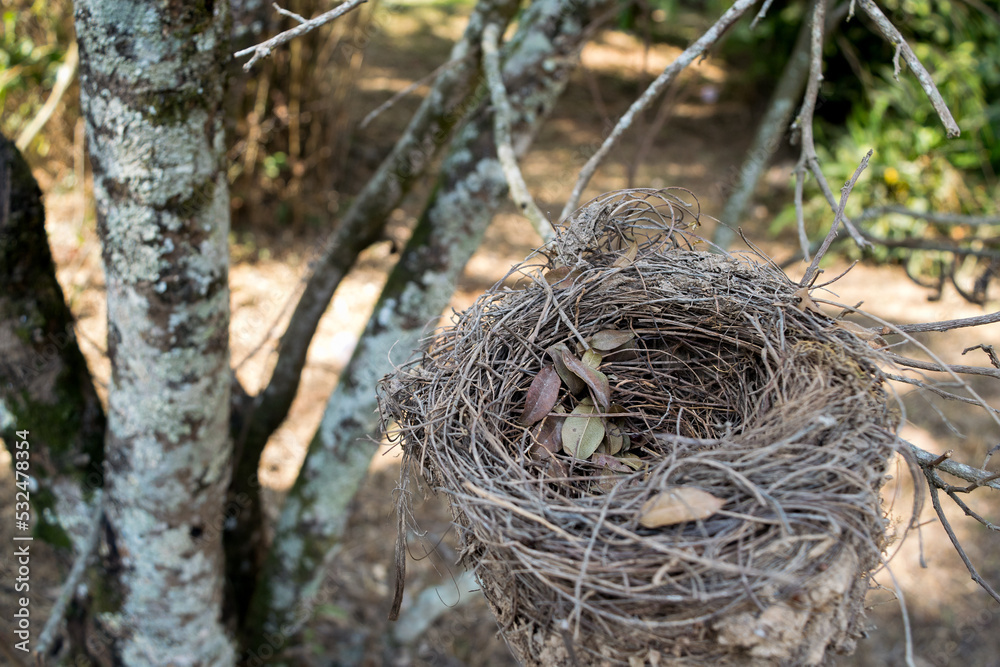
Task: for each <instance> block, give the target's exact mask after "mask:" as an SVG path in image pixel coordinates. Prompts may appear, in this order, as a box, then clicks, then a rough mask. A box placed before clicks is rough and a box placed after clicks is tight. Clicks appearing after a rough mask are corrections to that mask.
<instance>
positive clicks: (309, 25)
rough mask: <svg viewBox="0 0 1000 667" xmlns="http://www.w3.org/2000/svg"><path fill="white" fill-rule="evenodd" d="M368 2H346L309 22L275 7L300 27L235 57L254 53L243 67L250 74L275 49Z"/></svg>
mask: <svg viewBox="0 0 1000 667" xmlns="http://www.w3.org/2000/svg"><path fill="white" fill-rule="evenodd" d="M366 2H368V0H346V1H345V2H343V3H341V4H339V5H337V6H336V7H334V8H333V9H331V10H330V11H328V12H325V13H323V14H320V15H319V16H317V17H315V18H311V19H309V20H306V19H304V18H302V17H301V16H299V15H298V14H294V13H292V12H289V11H287V10H285V9H282V8H281V7H278V6H277V5H275V6H274V8H275V9H276V10H278V13H279V14H283V15H285V16H291V17H292V18H294V19H295V20H296V21H298V22H299V25H297V26H295V27H294V28H291V29H289V30H286V31H285V32H282V33H279V34H277V35H275V36H274V37H272V38H271V39H269V40H267V41H265V42H261V43H260V44H257V45H256V46H250V47H247V48H245V49H242V50H241V51H237V52H236V53H235V54H234V57H236V58H242V57H243V56H245V55H248V54H250V53H252V54H253V56H252V57H251V58H250V60H248V61H247V63H246V64H245V65H243V69H244V71H247V72H249V71H250V68H252V67H253V66H254V65H255V64H256V63H257V61H258V60H260V59H261V58H266V57H268V56H269V55H271V52H272V51H274V49H276V48H277V47H279V46H281V45H282V44H287V43H288V42H290V41H292V40H293V39H295V38H296V37H300V36H302V35H304V34H306V33H307V32H311V31H313V30H315V29H316V28H319V27H320V26H324V25H326V24H327V23H330V22H331V21H335V20H337V19H339V18H340V17H341V16H343V15H344V14H346V13H347V12H349V11H351V10H352V9H356V8H357V7H360V6H361V5H363V4H364V3H366Z"/></svg>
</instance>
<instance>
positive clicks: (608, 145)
mask: <svg viewBox="0 0 1000 667" xmlns="http://www.w3.org/2000/svg"><path fill="white" fill-rule="evenodd" d="M758 1H759V0H736V2H734V3H733V6H732V7H730V8H729V9H728V10H726V12H725V13H724V14H723V15H722V16H721V17H719V20H718V21H716V22H715V24H714V25H713V26H712V27H711V28H709V29H708V30H707V31H706V32H705V34H704V35H702V36H701V37H699V38H698V40H697V41H695V43H694V44H692V45H691V46H689V47H688V48H686V49H685V50H684V52H683V53H681V54H680V55H679V56H677V59H676V60H674V62H672V63H670V65H669V66H667V68H666V69H665V70H663V73H662V74H660V76H658V77H656V80H655V81H653V83H651V84H650V85H649V87H648V88H646V90H645V91H644V92H643V93H642V95H640V96H639V98H638V99H637V100H636V101H635V102H633V103H632V106H630V107H629V109H628V111H626V112H625V114H624V115H623V116H622V117H621V118H620V119H619V120H618V123H617V124H616V125H615V127H614V129H613V130H612V131H611V134H609V135H608V137H607V139H605V140H604V143H602V144H601V147H600V148H598V149H597V152H596V153H594V155H593V156H591V158H590V159H589V160H587V163H586V164H585V165H584V166H583V169H581V170H580V175H579V176H578V177H577V181H576V184H575V185H574V186H573V192H572V193H571V194H570V196H569V199H568V200H567V201H566V206H564V207H563V210H562V213H561V214H560V216H559V217H560V219H566V218H568V217H569V215H570V214H571V213H572V212H573V211H574V210H576V207H577V206H578V204H579V203H580V197H582V196H583V190H584V188H586V187H587V183H589V182H590V179H591V178H592V177H593V176H594V172H596V171H597V168H598V167H599V166H600V165H601V163H602V162H603V161H604V159H605V158H606V157H607V155H608V153H610V152H611V149H612V148H614V147H615V146H616V145H617V144H618V140H619V139H621V136H622V135H623V134H624V133H625V131H626V130H628V128H629V127H631V125H632V123H633V122H634V120H635V118H636V116H637V115H638V114H639V113H641V112H642V111H643V109H645V108H646V107H647V106H649V105H650V104H651V103H652V101H653V100H654V99H656V97H657V96H658V95H659V94H660V93H661V92H662V91H663V89H664V88H666V87H667V86H668V85H670V84H671V83H672V82H673V81H674V79H676V78H677V76H678V75H679V74H680V73H681V72H683V71H684V69H685V68H687V66H688V65H690V64H691V63H692V62H694V61H695V60H696V59H698V58H699V57H702V56H703V55H704V54H705V53H706V52H707V51H708V49H709V48H711V46H712V45H713V44H715V43H716V42H717V41H719V39H720V38H721V37H722V35H723V34H725V32H726V30H728V29H729V28H730V26H732V25H733V24H734V23H735V22H736V21H738V20H739V19H740V17H742V16H743V15H744V14H745V13H746V12H747V11H749V10H750V9H751V8H752V7H753V6H754V5H756V4H757V2H758Z"/></svg>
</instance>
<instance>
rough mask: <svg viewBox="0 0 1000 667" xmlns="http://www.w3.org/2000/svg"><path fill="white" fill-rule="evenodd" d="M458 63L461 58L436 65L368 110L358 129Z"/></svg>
mask: <svg viewBox="0 0 1000 667" xmlns="http://www.w3.org/2000/svg"><path fill="white" fill-rule="evenodd" d="M466 57H468V56H466ZM458 63H459V60H449V61H448V62H446V63H442V64H441V65H438V66H437V67H435V68H434V70H433V71H432V72H431V73H430V74H427V75H425V76H422V77H420V78H419V79H417V80H416V81H414V82H413V83H411V84H410V85H408V86H407V87H406V88H403V89H402V90H401V91H399V92H398V93H396V94H395V95H393V96H392V97H390V98H389V99H387V100H386V101H385V102H383V103H382V104H380V105H378V106H377V107H375V108H374V109H372V110H371V111H370V112H368V115H367V116H365V117H364V118H363V119H362V120H361V122H360V123H358V129H359V130H363V129H365V128H366V127H368V126H369V125H370V124H371V122H372V121H373V120H375V119H376V118H378V117H379V116H380V115H382V114H383V113H385V112H386V111H387V110H388V109H390V108H392V106H393V105H395V104H396V103H397V102H399V101H400V100H401V99H403V98H404V97H406V96H407V95H409V94H410V93H412V92H413V91H414V90H416V89H417V88H419V87H420V86H422V85H424V84H426V83H427V82H429V81H433V80H434V79H435V78H436V77H437V75H438V74H440V73H441V72H443V71H444V70H446V69H448V68H449V67H451V66H453V65H457V64H458Z"/></svg>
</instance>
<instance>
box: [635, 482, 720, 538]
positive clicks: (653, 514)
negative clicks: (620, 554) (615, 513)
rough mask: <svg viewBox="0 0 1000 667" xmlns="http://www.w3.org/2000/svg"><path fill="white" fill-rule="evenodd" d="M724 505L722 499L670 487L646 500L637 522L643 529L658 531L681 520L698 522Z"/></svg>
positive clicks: (699, 490)
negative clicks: (657, 529) (655, 529)
mask: <svg viewBox="0 0 1000 667" xmlns="http://www.w3.org/2000/svg"><path fill="white" fill-rule="evenodd" d="M725 504H726V501H725V500H723V499H722V498H716V497H715V496H713V495H712V494H711V493H709V492H708V491H702V490H701V489H699V488H697V487H694V486H673V487H669V488H667V489H666V490H665V491H661V492H660V493H658V494H656V495H655V496H653V497H652V498H650V499H649V500H647V501H646V503H645V504H644V505H643V506H642V509H640V510H639V523H640V524H641V525H643V526H645V527H646V528H660V527H662V526H673V525H674V524H678V523H684V522H685V521H700V520H701V519H707V518H708V517H710V516H712V515H713V514H715V513H716V512H718V511H719V510H720V509H722V506H723V505H725Z"/></svg>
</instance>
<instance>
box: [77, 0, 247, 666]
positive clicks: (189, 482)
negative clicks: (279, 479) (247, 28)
mask: <svg viewBox="0 0 1000 667" xmlns="http://www.w3.org/2000/svg"><path fill="white" fill-rule="evenodd" d="M75 18H76V33H77V37H78V41H79V46H80V62H81V101H82V108H83V114H84V118H85V120H86V126H87V138H88V145H89V147H90V157H91V163H92V164H93V170H94V198H95V200H96V205H97V225H98V236H99V238H100V240H101V244H102V253H103V262H104V272H105V279H106V283H107V300H108V355H109V357H110V360H111V383H110V390H109V410H108V413H109V414H108V428H107V439H106V452H107V460H106V481H105V499H106V521H107V529H106V531H105V539H106V540H107V552H108V554H109V560H110V561H112V564H113V566H114V567H115V568H117V573H118V577H117V581H116V587H117V591H116V595H115V596H109V599H108V600H105V601H104V605H105V607H104V608H102V609H100V610H99V611H101V612H102V613H101V614H100V616H99V621H100V624H101V626H102V628H101V629H102V630H103V632H105V633H106V634H107V635H109V636H111V637H112V638H113V639H112V646H111V653H112V660H113V662H115V663H116V664H122V665H144V666H146V665H184V666H190V667H195V666H199V665H206V666H208V665H211V666H213V667H215V666H223V665H228V664H232V663H233V661H234V652H233V647H232V645H231V643H230V640H229V638H228V637H227V636H226V633H225V632H224V630H223V627H222V624H221V622H220V612H221V603H222V592H223V571H224V570H223V553H222V525H221V520H222V516H221V511H222V506H223V500H224V499H225V493H226V487H227V485H228V483H229V478H230V457H231V445H230V441H229V430H228V426H229V401H230V385H229V383H230V375H231V373H230V369H229V350H228V326H229V288H228V261H229V260H228V257H229V251H228V245H227V244H228V232H229V194H228V187H227V182H226V177H225V169H224V166H225V163H224V149H225V141H224V140H225V136H224V131H223V113H222V100H223V93H224V89H225V85H224V79H225V77H224V67H225V64H226V62H227V61H228V59H229V55H228V54H229V49H228V46H229V45H228V31H229V25H228V23H229V17H228V4H227V3H225V2H217V3H213V2H206V3H193V4H186V3H173V2H171V3H145V2H139V1H138V0H85V1H83V2H80V3H78V4H77V6H76V17H75Z"/></svg>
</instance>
